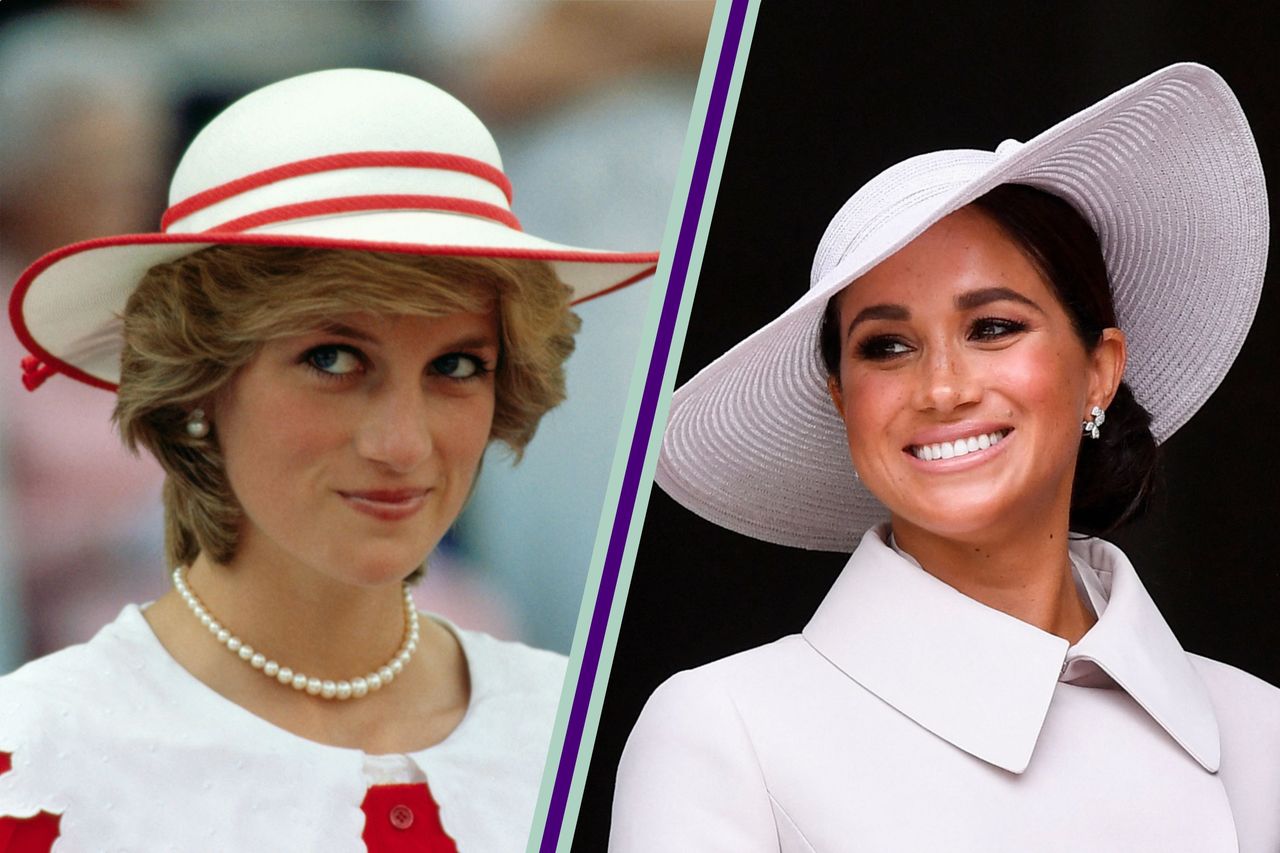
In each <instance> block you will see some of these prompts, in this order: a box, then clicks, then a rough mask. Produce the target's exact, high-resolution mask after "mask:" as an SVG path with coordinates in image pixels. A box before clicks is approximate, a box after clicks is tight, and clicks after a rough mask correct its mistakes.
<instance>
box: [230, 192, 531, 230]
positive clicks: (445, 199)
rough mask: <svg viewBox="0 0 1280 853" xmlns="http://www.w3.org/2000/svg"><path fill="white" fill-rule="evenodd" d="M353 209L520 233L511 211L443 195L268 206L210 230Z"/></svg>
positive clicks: (365, 197) (359, 197) (348, 198)
mask: <svg viewBox="0 0 1280 853" xmlns="http://www.w3.org/2000/svg"><path fill="white" fill-rule="evenodd" d="M354 210H448V211H454V212H457V213H465V214H468V215H470V216H480V217H483V218H485V219H492V220H493V221H495V222H500V223H502V224H503V225H506V226H507V227H508V228H514V229H515V230H517V231H520V230H521V228H520V220H519V219H516V217H515V215H514V214H513V213H511V211H509V210H506V209H505V208H501V207H499V206H498V205H496V204H486V203H484V202H482V201H472V200H471V199H467V198H454V197H453V196H444V195H404V194H386V195H353V196H344V197H342V198H326V199H319V200H317V201H302V202H298V203H297V204H284V205H281V206H279V207H269V208H267V209H266V210H259V211H258V212H256V213H250V214H248V215H247V216H241V217H239V218H237V219H232V220H231V221H229V222H224V223H222V224H221V225H216V226H214V227H213V228H210V229H209V230H210V231H220V232H229V231H230V232H235V231H247V230H248V229H250V228H257V227H259V226H261V225H270V224H272V223H274V222H283V221H285V220H288V219H303V218H306V217H308V216H324V215H326V214H330V213H350V212H351V211H354Z"/></svg>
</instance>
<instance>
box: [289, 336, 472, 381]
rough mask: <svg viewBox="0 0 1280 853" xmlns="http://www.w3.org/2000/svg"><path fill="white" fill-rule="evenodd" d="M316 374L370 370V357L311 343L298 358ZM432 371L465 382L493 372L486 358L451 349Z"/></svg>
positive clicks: (333, 376)
mask: <svg viewBox="0 0 1280 853" xmlns="http://www.w3.org/2000/svg"><path fill="white" fill-rule="evenodd" d="M299 363H301V364H304V365H306V366H307V368H308V369H309V370H310V371H311V372H312V373H314V374H315V375H317V376H320V377H321V378H324V379H326V380H331V381H339V380H343V379H347V378H349V377H351V376H355V375H357V374H360V373H364V372H367V371H368V370H369V367H370V359H369V357H368V356H366V355H365V354H364V353H363V352H361V351H360V350H359V349H357V348H356V347H352V346H348V345H346V344H321V345H320V346H315V347H311V348H310V349H308V350H307V351H306V352H304V353H303V354H302V356H301V358H299ZM428 371H429V374H430V375H432V376H439V377H441V378H443V379H448V380H450V381H453V382H466V381H468V380H474V379H479V378H482V377H484V376H485V375H487V374H489V373H492V372H493V367H492V366H491V365H489V364H487V363H486V362H485V360H484V359H483V358H481V357H480V356H478V355H475V354H473V353H469V352H451V353H446V354H444V355H442V356H439V357H438V358H434V359H432V360H431V363H430V365H429V367H428Z"/></svg>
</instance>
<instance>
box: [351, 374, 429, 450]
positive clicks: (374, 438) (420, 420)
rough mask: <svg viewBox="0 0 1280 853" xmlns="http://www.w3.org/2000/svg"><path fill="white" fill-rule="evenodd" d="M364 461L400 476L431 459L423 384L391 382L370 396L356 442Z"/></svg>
mask: <svg viewBox="0 0 1280 853" xmlns="http://www.w3.org/2000/svg"><path fill="white" fill-rule="evenodd" d="M355 445H356V452H357V453H358V454H359V455H360V456H361V457H362V458H364V459H368V460H370V461H371V462H376V463H378V464H380V465H383V466H386V467H387V468H388V469H390V470H392V471H394V472H396V473H406V472H409V471H412V470H413V469H414V468H416V467H417V466H418V465H420V464H421V463H422V462H423V460H425V459H426V458H427V457H429V456H430V455H431V452H432V449H433V445H434V442H433V441H432V433H431V406H430V401H429V399H428V397H427V395H426V393H425V392H424V391H423V389H422V386H421V384H420V383H419V382H415V381H410V380H407V379H406V380H404V381H396V382H391V381H388V382H387V383H385V384H384V385H382V386H380V387H378V388H377V389H375V390H374V391H373V392H372V393H371V394H370V396H369V398H368V401H367V405H366V407H365V411H364V416H363V417H362V418H361V421H360V426H359V429H358V430H357V432H356V438H355Z"/></svg>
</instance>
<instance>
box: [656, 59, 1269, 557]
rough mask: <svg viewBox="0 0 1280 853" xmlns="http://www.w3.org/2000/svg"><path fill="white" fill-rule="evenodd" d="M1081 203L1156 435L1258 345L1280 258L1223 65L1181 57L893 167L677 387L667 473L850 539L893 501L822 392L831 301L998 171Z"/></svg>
mask: <svg viewBox="0 0 1280 853" xmlns="http://www.w3.org/2000/svg"><path fill="white" fill-rule="evenodd" d="M1008 183H1014V184H1026V185H1029V186H1033V187H1037V188H1039V189H1042V190H1045V191H1048V192H1051V193H1053V194H1055V195H1058V196H1060V197H1062V198H1064V199H1066V200H1067V201H1069V202H1070V203H1071V204H1072V205H1074V206H1075V208H1076V209H1077V210H1078V211H1079V212H1080V213H1081V214H1082V215H1084V216H1085V218H1086V219H1087V220H1088V221H1089V223H1090V224H1091V225H1092V226H1093V228H1094V230H1095V231H1096V232H1097V234H1098V236H1099V239H1100V241H1101V244H1102V249H1103V256H1104V258H1105V260H1106V264H1107V269H1108V273H1109V275H1110V277H1111V282H1112V290H1113V294H1114V297H1115V305H1116V312H1117V316H1118V319H1119V323H1120V327H1121V328H1122V329H1123V330H1124V331H1125V333H1126V336H1127V339H1128V348H1129V360H1128V365H1127V368H1126V371H1125V377H1124V378H1125V380H1126V382H1127V383H1128V384H1129V386H1130V388H1132V390H1133V392H1134V395H1135V396H1136V397H1137V399H1138V401H1139V402H1140V403H1142V405H1143V406H1145V407H1146V408H1147V410H1148V411H1149V412H1150V413H1151V415H1152V432H1153V434H1154V435H1155V437H1156V439H1157V440H1158V441H1163V440H1164V439H1166V438H1168V437H1169V436H1170V435H1172V434H1173V432H1174V431H1175V430H1177V429H1178V428H1179V427H1180V426H1182V424H1184V423H1185V422H1186V421H1187V419H1188V418H1190V417H1191V415H1193V414H1194V413H1195V411H1196V410H1197V409H1198V408H1199V407H1200V406H1201V405H1203V403H1204V402H1205V401H1206V400H1207V399H1208V398H1209V396H1210V395H1211V394H1212V393H1213V391H1214V389H1216V388H1217V386H1218V385H1219V383H1220V382H1221V381H1222V379H1223V377H1224V376H1225V375H1226V373H1227V370H1228V369H1229V368H1230V366H1231V364H1232V362H1233V361H1234V360H1235V357H1236V355H1237V354H1238V353H1239V351H1240V347H1241V346H1242V345H1243V343H1244V339H1245V336H1246V335H1247V333H1248V330H1249V326H1250V324H1251V323H1252V321H1253V316H1254V314H1255V312H1256V311H1257V306H1258V299H1259V297H1260V295H1261V288H1262V281H1263V274H1264V271H1265V266H1266V256H1267V241H1268V233H1269V228H1268V215H1267V198H1266V186H1265V183H1264V180H1263V174H1262V166H1261V162H1260V160H1259V157H1258V150H1257V146H1256V145H1255V143H1254V140H1253V135H1252V133H1251V132H1250V130H1249V125H1248V123H1247V121H1246V119H1245V116H1244V113H1243V111H1242V110H1241V108H1240V105H1239V103H1238V102H1237V100H1236V98H1235V96H1234V95H1233V94H1232V92H1231V90H1230V88H1229V87H1228V86H1227V84H1226V83H1225V81H1223V79H1222V78H1221V77H1220V76H1218V74H1216V73H1215V72H1214V71H1212V70H1211V69H1209V68H1205V67H1203V66H1200V65H1195V64H1190V63H1183V64H1179V65H1174V66H1170V67H1169V68H1165V69H1163V70H1161V71H1158V72H1156V73H1155V74H1152V75H1150V76H1148V77H1146V78H1144V79H1142V80H1140V81H1138V82H1137V83H1134V84H1133V85H1131V86H1129V87H1127V88H1125V89H1123V90H1121V91H1120V92H1117V93H1116V94H1114V95H1112V96H1110V97H1108V98H1106V99H1105V100H1103V101H1101V102H1099V103H1097V104H1095V105H1094V106H1092V107H1089V108H1088V109H1086V110H1083V111H1082V112H1080V113H1077V114H1076V115H1074V116H1072V117H1071V118H1068V119H1066V120H1065V121H1063V122H1060V123H1059V124H1057V125H1055V126H1054V127H1052V128H1050V129H1049V130H1047V131H1045V132H1044V133H1041V134H1040V135H1038V136H1036V137H1035V138H1033V139H1031V140H1030V141H1028V142H1027V143H1025V144H1021V145H1020V144H1018V143H1016V142H1012V141H1010V142H1006V143H1004V144H1002V145H1001V146H999V148H997V150H996V151H994V152H991V151H973V150H960V151H942V152H935V153H933V154H927V155H922V156H920V157H915V158H912V159H910V160H907V161H905V162H903V163H900V164H898V165H897V166H894V167H892V168H890V169H889V170H887V171H886V172H884V173H882V174H881V175H880V176H878V177H876V178H875V179H873V180H872V181H871V182H869V183H868V184H867V185H866V186H865V187H863V188H862V189H860V190H859V191H858V193H856V194H855V195H854V196H853V198H851V199H850V200H849V202H848V203H847V204H846V205H845V207H844V208H842V210H841V211H840V213H839V214H837V216H836V218H835V220H833V222H832V224H831V226H830V227H829V228H828V231H827V235H826V237H824V239H823V243H822V246H821V247H820V249H819V251H818V255H817V258H816V259H815V266H814V275H813V282H812V286H811V288H810V290H809V292H808V293H807V294H805V295H804V296H803V297H801V298H800V299H799V300H798V301H797V302H796V303H795V304H794V305H792V306H791V307H790V308H789V309H788V310H787V311H786V312H784V313H783V314H782V316H780V317H778V318H777V319H775V320H774V321H772V322H771V323H769V324H768V325H766V326H765V327H763V328H762V329H760V330H758V331H757V332H755V333H754V334H752V335H751V336H750V337H748V338H747V339H746V340H744V341H742V342H741V343H739V344H738V345H737V346H735V347H734V348H733V349H732V350H730V351H729V352H728V353H726V354H725V355H723V356H721V357H720V358H718V359H717V360H716V361H714V362H712V363H711V364H710V365H708V366H707V367H706V368H705V369H703V370H702V371H701V372H699V373H698V374H697V375H696V376H695V377H694V378H693V379H691V380H690V381H689V382H687V383H686V384H685V385H684V386H683V387H681V388H679V389H678V390H677V391H676V392H675V395H674V397H673V399H672V403H671V414H670V420H669V422H668V425H667V429H666V434H665V436H664V439H663V444H662V450H661V453H660V456H659V460H658V467H657V482H658V483H659V485H660V486H661V487H662V488H663V489H664V490H665V491H666V492H667V493H668V494H670V495H671V496H672V497H673V498H674V499H675V500H677V501H678V502H679V503H681V504H682V505H684V506H685V507H686V508H688V509H690V510H692V511H693V512H695V513H697V514H698V515H700V516H702V517H703V518H706V519H707V520H709V521H712V522H714V523H716V524H718V525H720V526H722V527H726V528H728V529H730V530H734V531H736V532H739V533H743V534H745V535H748V536H752V537H755V538H757V539H763V540H765V541H768V542H774V543H778V544H782V545H791V546H795V547H800V548H809V549H816V550H829V551H841V552H848V551H852V550H853V549H854V548H855V547H856V546H857V543H858V540H859V539H860V537H861V536H862V534H863V533H864V532H865V531H866V530H867V529H868V528H870V527H871V526H873V525H874V524H876V523H878V522H880V521H883V520H884V519H886V518H887V517H888V511H887V509H886V508H885V507H884V506H883V505H882V504H881V503H880V502H879V501H878V500H877V499H876V498H875V497H874V496H873V495H872V494H871V493H870V492H869V491H868V490H867V489H866V488H865V487H864V486H863V485H862V483H861V481H859V480H858V478H857V476H856V474H855V472H854V469H853V466H852V463H851V461H850V458H849V450H848V440H847V436H846V434H845V425H844V423H843V421H842V420H841V419H840V418H839V417H838V415H837V413H836V411H835V408H834V406H833V404H832V402H831V399H830V397H829V395H828V392H827V386H826V379H827V375H826V370H825V368H824V366H823V364H822V361H821V358H820V355H819V350H818V328H819V323H820V320H821V317H822V314H823V312H824V310H825V307H826V304H827V302H828V300H829V299H830V298H831V297H832V296H834V295H835V294H837V293H838V292H840V290H842V289H843V288H844V287H845V286H847V285H848V284H849V283H850V282H852V281H854V280H855V279H857V278H858V277H859V276H861V275H863V274H864V273H866V272H867V271H868V270H870V269H871V268H872V267H874V266H876V265H877V264H879V263H880V262H881V261H883V260H885V259H886V258H888V257H889V256H890V255H892V254H894V253H895V252H897V251H898V250H899V249H901V248H902V247H903V246H905V245H906V244H907V243H909V242H910V241H911V240H913V239H915V238H916V237H917V236H919V235H920V234H921V233H922V232H923V231H925V230H926V229H927V228H929V227H930V226H931V225H933V224H934V223H936V222H937V221H938V220H940V219H942V218H943V217H944V216H946V215H947V214H949V213H952V212H953V211H955V210H958V209H959V208H961V207H963V206H964V205H966V204H968V203H970V202H972V201H973V200H974V199H976V198H978V197H979V196H981V195H983V194H984V193H986V192H988V191H990V190H991V189H993V188H995V187H996V186H999V185H1001V184H1008Z"/></svg>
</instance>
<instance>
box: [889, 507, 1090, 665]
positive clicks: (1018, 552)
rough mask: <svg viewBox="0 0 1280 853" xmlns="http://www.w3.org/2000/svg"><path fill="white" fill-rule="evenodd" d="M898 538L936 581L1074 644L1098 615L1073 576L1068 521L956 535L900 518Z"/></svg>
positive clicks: (895, 526) (895, 527) (895, 523)
mask: <svg viewBox="0 0 1280 853" xmlns="http://www.w3.org/2000/svg"><path fill="white" fill-rule="evenodd" d="M893 532H894V539H895V541H896V542H897V544H898V547H900V548H901V549H902V550H904V551H906V552H907V553H908V554H910V555H911V556H912V557H914V558H915V559H916V560H917V561H919V563H920V565H921V566H923V567H924V570H925V571H927V572H928V573H929V574H931V575H933V576H934V577H936V578H938V580H940V581H942V582H943V583H946V584H947V585H948V586H951V587H953V588H955V589H956V590H957V591H958V592H960V593H962V594H964V595H967V596H968V597H969V598H972V599H974V600H975V601H979V602H981V603H983V604H985V605H987V606H988V607H991V608H993V609H995V610H999V611H1000V612H1002V613H1007V614H1008V615H1010V616H1012V617H1014V618H1015V619H1019V620H1021V621H1023V622H1026V623H1028V624H1030V625H1034V626H1035V627H1037V628H1039V629H1040V630H1042V631H1046V632H1048V633H1050V634H1055V635H1057V636H1059V637H1062V638H1064V639H1066V640H1067V641H1068V642H1071V643H1075V642H1077V641H1078V640H1079V639H1080V638H1081V637H1083V636H1084V634H1085V632H1086V631H1088V630H1089V628H1090V627H1092V626H1093V623H1094V622H1095V621H1096V617H1095V616H1094V615H1093V612H1092V610H1091V609H1090V608H1089V607H1088V606H1087V605H1086V604H1085V603H1084V602H1083V601H1082V600H1081V599H1080V594H1079V592H1078V591H1077V589H1076V584H1075V581H1074V579H1073V578H1072V573H1071V562H1070V557H1069V555H1068V549H1067V524H1066V520H1065V519H1063V520H1062V521H1061V523H1060V524H1058V525H1053V526H1052V527H1049V528H1048V529H1046V528H1045V527H1043V526H1040V527H1036V528H1034V529H1026V530H1022V531H1003V532H1001V534H1000V535H999V536H998V537H982V538H972V539H963V540H961V539H952V538H946V537H942V536H938V535H936V534H933V533H930V532H929V531H926V530H924V529H922V528H919V527H916V526H914V525H912V524H911V523H910V522H907V521H905V520H902V519H898V518H895V519H894V521H893Z"/></svg>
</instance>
